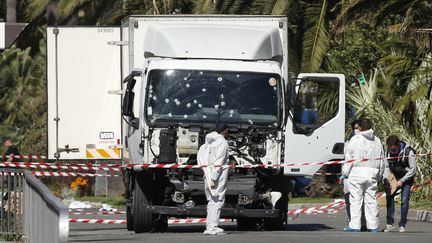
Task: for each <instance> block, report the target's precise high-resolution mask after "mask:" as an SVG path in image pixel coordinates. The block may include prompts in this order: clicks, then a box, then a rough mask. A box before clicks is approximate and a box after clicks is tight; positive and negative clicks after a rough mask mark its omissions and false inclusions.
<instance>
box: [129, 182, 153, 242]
mask: <svg viewBox="0 0 432 243" xmlns="http://www.w3.org/2000/svg"><path fill="white" fill-rule="evenodd" d="M147 205H150V203H149V200H148V199H147V197H146V195H145V193H144V191H143V190H142V186H140V183H139V180H138V178H137V177H135V190H134V191H133V217H132V218H133V228H134V230H135V233H145V232H150V231H152V230H153V229H154V228H155V226H154V224H153V214H152V213H149V212H148V211H145V210H144V207H146V206H147Z"/></svg>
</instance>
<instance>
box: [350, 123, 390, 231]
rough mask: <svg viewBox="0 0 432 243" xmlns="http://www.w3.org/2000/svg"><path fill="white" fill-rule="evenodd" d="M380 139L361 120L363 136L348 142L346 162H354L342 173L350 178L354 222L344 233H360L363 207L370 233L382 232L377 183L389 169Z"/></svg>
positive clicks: (368, 124) (352, 220) (352, 221)
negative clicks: (380, 228)
mask: <svg viewBox="0 0 432 243" xmlns="http://www.w3.org/2000/svg"><path fill="white" fill-rule="evenodd" d="M383 154H384V152H383V146H382V144H381V140H380V139H379V138H378V137H376V136H375V135H374V133H373V130H372V122H371V121H370V120H368V119H364V120H361V122H360V134H358V135H355V136H353V137H352V138H351V140H350V141H349V143H348V145H347V148H346V154H345V159H346V160H355V162H353V163H346V164H344V166H343V167H342V174H343V176H344V177H346V178H348V181H349V191H350V203H351V208H350V212H351V220H350V222H349V226H347V227H346V228H345V229H344V231H347V232H360V227H361V220H360V218H361V214H362V205H363V203H364V211H365V217H366V227H367V229H368V230H369V231H370V232H379V231H380V230H379V227H378V226H379V225H378V224H379V221H378V211H379V208H378V201H377V190H378V181H379V180H381V179H382V177H383V174H384V170H385V169H386V166H385V162H384V160H383V159H380V158H382V157H383Z"/></svg>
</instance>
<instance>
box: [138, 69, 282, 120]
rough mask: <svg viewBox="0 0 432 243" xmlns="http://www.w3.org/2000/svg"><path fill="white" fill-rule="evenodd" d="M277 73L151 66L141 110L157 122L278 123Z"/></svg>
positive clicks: (278, 94) (278, 81)
mask: <svg viewBox="0 0 432 243" xmlns="http://www.w3.org/2000/svg"><path fill="white" fill-rule="evenodd" d="M280 90H281V84H280V76H279V75H278V74H274V73H258V72H232V71H208V70H151V71H150V72H149V74H148V84H147V96H146V97H147V100H146V110H145V114H146V117H147V120H148V121H149V122H150V123H151V124H155V123H159V122H181V123H188V122H190V123H215V122H217V121H218V122H224V123H228V124H241V125H242V124H246V125H256V126H271V127H277V126H278V120H279V119H278V118H279V114H278V113H279V112H278V111H279V109H278V107H279V105H280V104H279V100H280V99H279V97H280Z"/></svg>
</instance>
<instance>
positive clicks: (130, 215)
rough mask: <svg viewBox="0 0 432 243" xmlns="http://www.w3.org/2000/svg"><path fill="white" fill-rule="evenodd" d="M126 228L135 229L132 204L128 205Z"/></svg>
mask: <svg viewBox="0 0 432 243" xmlns="http://www.w3.org/2000/svg"><path fill="white" fill-rule="evenodd" d="M126 228H127V230H128V231H132V230H134V220H133V211H132V207H131V206H126Z"/></svg>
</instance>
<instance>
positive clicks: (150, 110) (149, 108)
mask: <svg viewBox="0 0 432 243" xmlns="http://www.w3.org/2000/svg"><path fill="white" fill-rule="evenodd" d="M147 114H148V115H149V116H151V115H153V108H152V107H151V106H149V107H147Z"/></svg>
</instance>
